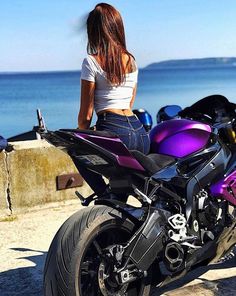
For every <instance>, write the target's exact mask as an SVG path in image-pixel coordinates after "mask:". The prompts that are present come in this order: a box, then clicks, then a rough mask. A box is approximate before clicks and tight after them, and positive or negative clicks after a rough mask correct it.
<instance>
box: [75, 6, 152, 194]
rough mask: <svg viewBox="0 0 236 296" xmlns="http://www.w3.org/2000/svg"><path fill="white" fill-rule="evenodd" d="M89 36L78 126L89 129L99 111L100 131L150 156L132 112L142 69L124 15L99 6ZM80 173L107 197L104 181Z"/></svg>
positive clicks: (91, 15)
mask: <svg viewBox="0 0 236 296" xmlns="http://www.w3.org/2000/svg"><path fill="white" fill-rule="evenodd" d="M87 34H88V45H87V52H88V56H87V58H85V59H84V61H83V64H82V72H81V102H80V111H79V115H78V127H79V128H80V129H88V128H89V127H90V123H91V119H92V115H93V111H95V112H96V114H97V117H98V119H97V123H96V130H99V131H110V132H113V133H116V134H117V135H118V136H119V137H120V138H121V140H122V141H123V143H124V144H125V145H126V146H127V147H128V148H129V149H135V150H139V151H141V152H143V153H145V154H147V153H148V151H149V145H150V143H149V137H148V135H147V133H146V131H145V130H144V128H143V126H142V124H141V123H140V121H139V120H138V119H137V117H136V116H135V115H134V114H133V112H132V110H131V108H132V106H133V104H134V100H135V94H136V88H137V76H138V69H137V65H136V62H135V59H134V57H133V55H132V54H131V53H130V52H129V51H128V50H127V49H126V42H125V32H124V26H123V21H122V18H121V15H120V13H119V12H118V11H117V10H116V9H115V8H114V7H113V6H111V5H109V4H106V3H100V4H97V5H96V7H95V8H94V9H93V10H92V11H91V12H90V13H89V16H88V19H87ZM79 171H80V173H81V175H82V176H83V177H84V179H85V180H86V181H87V183H88V184H89V185H90V187H91V188H92V189H93V190H94V191H95V193H97V195H98V196H100V197H102V196H103V197H104V192H105V189H106V184H105V182H104V180H103V178H102V177H101V176H100V175H98V174H95V173H93V172H90V171H88V170H87V169H86V168H79Z"/></svg>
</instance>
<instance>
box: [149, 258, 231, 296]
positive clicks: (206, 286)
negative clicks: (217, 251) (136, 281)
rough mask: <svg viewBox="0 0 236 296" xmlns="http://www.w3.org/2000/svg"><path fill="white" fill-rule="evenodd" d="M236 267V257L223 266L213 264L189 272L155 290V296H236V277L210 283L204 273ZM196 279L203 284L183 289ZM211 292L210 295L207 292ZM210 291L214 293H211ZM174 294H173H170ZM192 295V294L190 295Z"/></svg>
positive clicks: (222, 264)
mask: <svg viewBox="0 0 236 296" xmlns="http://www.w3.org/2000/svg"><path fill="white" fill-rule="evenodd" d="M234 267H236V257H233V258H232V259H230V260H228V261H226V262H225V263H221V264H212V265H209V266H206V267H199V268H197V269H196V270H194V271H192V272H189V273H188V274H187V275H186V276H185V277H183V278H181V279H179V280H178V281H175V282H173V283H170V284H169V285H167V286H166V287H163V288H159V289H155V290H154V291H153V296H158V295H162V294H166V295H173V296H182V295H185V294H186V295H215V296H222V295H224V296H235V295H236V275H235V276H232V277H228V278H222V279H218V280H212V281H209V280H207V279H205V278H204V273H206V272H207V271H210V270H220V269H229V274H230V269H231V268H234ZM194 279H200V280H201V281H202V283H199V284H197V285H194V287H193V286H192V287H184V288H181V287H183V286H184V285H186V284H187V283H189V282H191V281H193V280H194ZM207 290H208V291H209V294H207V293H206V291H207ZM210 291H211V292H212V293H210ZM170 292H172V293H170ZM190 293H191V294H190Z"/></svg>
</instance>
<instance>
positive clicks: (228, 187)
mask: <svg viewBox="0 0 236 296" xmlns="http://www.w3.org/2000/svg"><path fill="white" fill-rule="evenodd" d="M168 108H170V106H168ZM235 109H236V105H235V104H233V103H230V102H229V101H228V100H227V99H226V98H225V97H223V96H220V95H214V96H210V97H206V98H204V99H202V100H200V101H199V102H197V103H195V104H194V105H192V106H190V107H188V108H185V109H183V110H181V111H180V110H178V114H177V117H174V116H173V117H174V118H169V116H168V114H164V113H165V108H164V109H163V108H162V110H161V114H159V115H163V114H164V115H166V116H164V117H163V116H159V117H158V118H159V119H160V118H165V119H164V120H160V122H159V124H158V125H156V126H155V127H154V128H152V130H151V132H150V139H151V151H150V154H149V155H144V154H142V153H141V152H139V151H130V150H128V149H127V148H126V146H125V145H124V144H123V143H122V142H121V141H120V139H119V138H118V137H117V136H116V135H114V134H111V133H109V132H101V131H90V130H78V129H74V130H73V129H61V130H58V131H53V132H52V131H47V132H45V133H44V134H43V135H42V136H43V138H45V139H46V140H47V141H48V142H50V143H52V144H53V145H55V146H56V147H58V148H59V149H62V150H63V151H65V152H66V153H68V154H69V155H70V157H71V158H72V160H73V161H74V163H75V164H76V165H77V166H86V167H87V168H88V169H90V170H91V171H94V172H96V173H98V174H101V175H103V176H104V177H106V178H107V180H108V185H107V192H110V195H109V196H110V198H105V197H104V198H103V199H101V198H100V199H98V198H97V197H96V196H95V194H92V195H90V196H89V197H87V198H84V197H83V196H82V195H81V194H80V193H79V192H77V195H78V197H79V199H80V200H81V203H82V205H84V206H85V208H84V209H82V210H79V211H78V212H76V213H75V214H74V215H72V216H71V217H70V218H69V219H68V220H67V221H66V222H65V223H64V224H63V225H62V226H61V228H60V229H59V230H58V232H57V234H56V235H55V237H54V239H53V241H52V243H51V246H50V249H49V252H48V255H47V259H46V263H45V269H44V295H46V296H49V295H54V296H55V295H68V296H69V295H70V296H72V295H77V296H87V295H89V296H95V295H101V296H110V295H114V296H121V295H127V296H132V295H139V296H141V295H142V296H145V295H150V293H151V292H150V291H151V289H152V287H162V286H164V285H167V284H169V283H170V282H172V281H174V280H177V279H179V278H180V277H183V276H184V275H185V274H186V273H188V272H189V271H190V270H193V269H195V268H197V267H199V266H206V265H208V264H210V263H215V262H220V260H221V259H222V258H224V257H225V256H227V254H229V253H230V252H231V251H232V249H233V248H234V245H235V244H236V211H235V207H236V137H235V130H236V123H235V118H236V112H235ZM167 113H168V112H167ZM172 115H173V114H172ZM121 192H126V193H129V194H130V195H132V196H133V197H134V198H136V199H138V200H139V201H140V203H141V205H140V206H133V205H129V204H127V203H122V202H120V201H119V200H117V199H116V198H115V196H116V194H117V193H121ZM106 197H107V195H106ZM91 202H94V205H93V206H90V207H87V206H88V205H89V204H90V203H91Z"/></svg>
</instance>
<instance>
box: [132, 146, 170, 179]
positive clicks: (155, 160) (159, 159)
mask: <svg viewBox="0 0 236 296" xmlns="http://www.w3.org/2000/svg"><path fill="white" fill-rule="evenodd" d="M130 153H131V154H132V155H133V156H134V157H135V159H137V161H138V162H139V163H140V164H141V165H142V167H143V168H144V169H145V170H146V171H147V172H148V174H149V175H150V176H151V175H153V174H155V173H156V172H157V171H159V170H161V169H163V168H164V167H166V166H168V165H170V164H172V163H174V162H175V161H176V159H175V158H174V157H172V156H168V155H163V154H157V153H152V154H149V155H145V154H143V153H142V152H140V151H137V150H130Z"/></svg>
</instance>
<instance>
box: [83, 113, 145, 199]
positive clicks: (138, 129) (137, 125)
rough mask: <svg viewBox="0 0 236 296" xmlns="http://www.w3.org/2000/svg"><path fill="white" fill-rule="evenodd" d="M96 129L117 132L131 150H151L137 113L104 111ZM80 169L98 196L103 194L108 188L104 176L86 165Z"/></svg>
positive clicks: (120, 196) (121, 197)
mask: <svg viewBox="0 0 236 296" xmlns="http://www.w3.org/2000/svg"><path fill="white" fill-rule="evenodd" d="M96 130H98V131H109V132H112V133H115V134H117V135H118V136H119V138H120V139H121V141H122V142H123V143H124V144H125V145H126V146H127V148H128V149H130V150H139V151H140V152H142V153H144V154H147V153H148V152H149V149H150V140H149V135H148V133H147V132H146V130H145V129H144V127H143V125H142V123H141V122H140V121H139V119H138V118H137V117H136V116H135V115H133V116H124V115H119V114H115V113H109V112H107V113H103V114H101V115H98V120H97V123H96ZM78 170H79V172H80V174H81V176H82V177H83V178H84V180H85V181H86V182H87V183H88V185H89V186H90V187H91V188H92V190H93V191H94V192H95V193H96V194H97V195H98V196H101V192H104V191H105V190H106V183H105V181H104V180H103V178H102V176H101V175H99V174H96V173H94V172H91V171H89V170H88V169H87V168H85V167H79V168H78ZM117 197H118V199H120V200H123V201H125V199H127V195H126V194H118V195H117Z"/></svg>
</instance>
